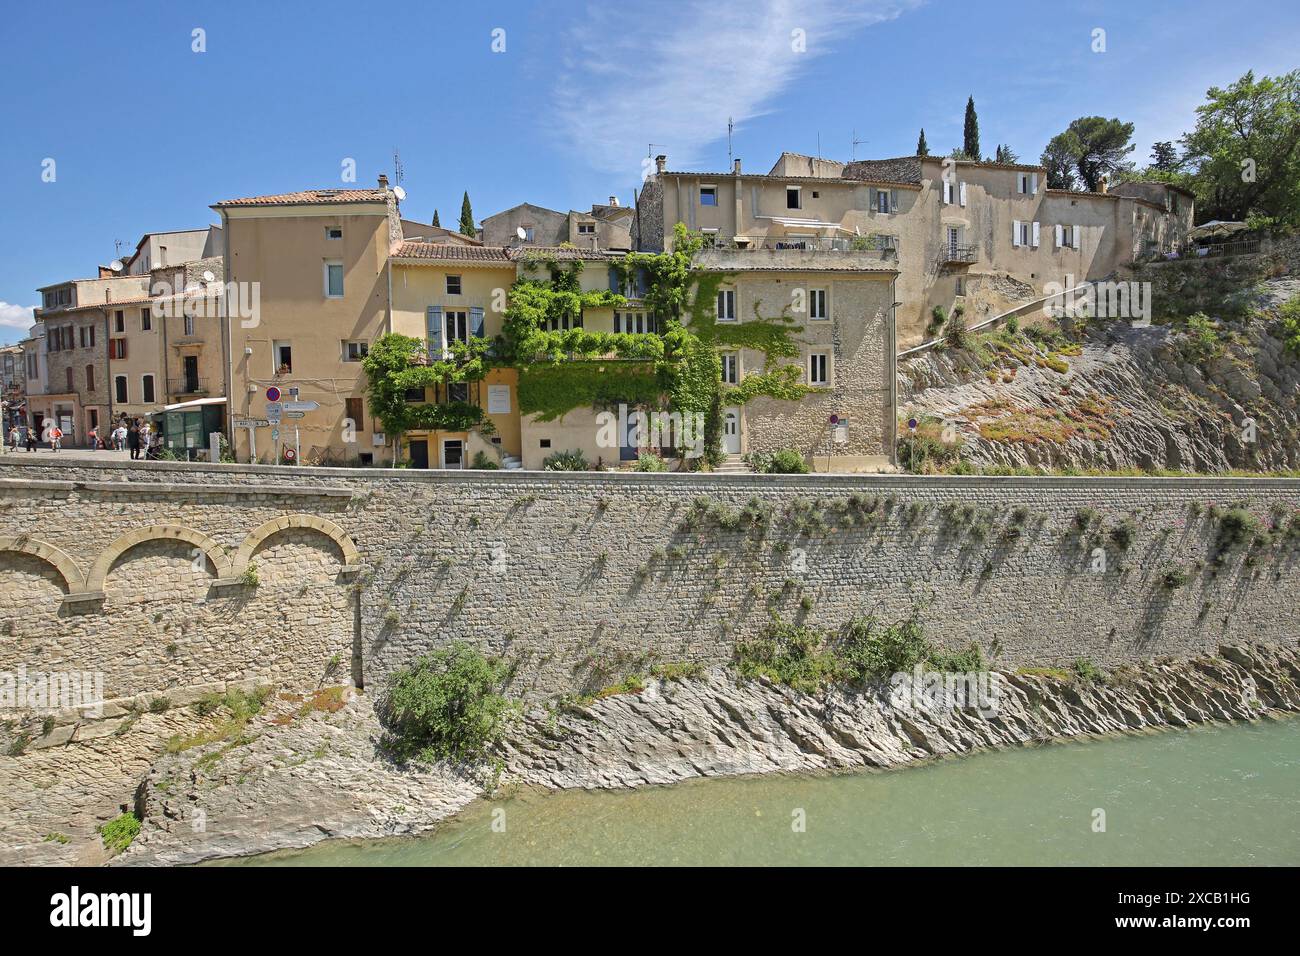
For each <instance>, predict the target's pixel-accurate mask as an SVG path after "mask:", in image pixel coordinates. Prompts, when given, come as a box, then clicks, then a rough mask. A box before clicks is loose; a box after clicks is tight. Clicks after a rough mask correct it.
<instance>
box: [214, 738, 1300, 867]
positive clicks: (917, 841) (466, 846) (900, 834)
mask: <svg viewBox="0 0 1300 956" xmlns="http://www.w3.org/2000/svg"><path fill="white" fill-rule="evenodd" d="M1095 809H1101V810H1104V811H1105V814H1106V816H1105V832H1094V829H1093V819H1094V817H1093V812H1094V810H1095ZM797 811H802V814H803V819H804V820H805V821H806V828H805V830H804V832H795V830H794V828H793V826H792V824H793V823H794V822H795V820H796V812H797ZM494 819H495V820H496V822H497V823H496V829H494ZM501 823H504V832H499V830H500V824H501ZM229 863H231V864H235V865H290V866H444V865H492V864H498V865H586V864H596V865H697V864H708V865H715V864H721V865H726V864H750V865H763V864H788V865H804V864H824V865H915V864H934V865H1017V864H1039V865H1044V864H1047V865H1057V864H1060V865H1073V864H1079V865H1162V864H1180V865H1192V866H1195V865H1216V866H1231V865H1259V864H1274V865H1297V864H1300V719H1288V720H1280V721H1270V722H1266V723H1260V724H1254V725H1217V726H1211V727H1201V728H1197V729H1193V730H1187V731H1174V732H1166V733H1156V734H1147V735H1142V736H1136V737H1119V738H1112V739H1107V740H1090V741H1085V742H1079V743H1065V744H1057V745H1051V746H1043V747H1035V748H1030V749H1019V750H1014V751H1000V752H992V753H981V754H975V755H973V756H970V757H965V758H960V759H951V760H943V761H937V762H933V763H929V764H926V765H923V766H918V767H913V768H908V769H902V770H893V771H888V772H879V773H854V774H845V775H838V776H777V775H770V776H765V777H745V778H731V779H727V778H718V779H711V780H698V781H692V782H688V783H683V784H679V785H677V786H673V787H650V788H643V789H640V790H628V791H594V792H593V791H571V792H561V793H546V794H543V793H527V794H524V795H520V796H517V797H513V798H510V799H505V800H498V801H492V802H487V801H482V802H479V803H477V804H474V805H472V806H471V807H469V808H467V809H466V810H465V811H464V812H463V813H461V814H460V815H459V816H457V817H456V818H455V819H453V820H450V821H448V822H447V824H446V825H445V826H443V827H442V828H440V829H439V830H438V831H436V832H435V833H433V834H432V835H431V836H428V837H421V838H407V839H400V840H377V841H370V842H344V841H332V842H327V843H323V844H320V845H318V846H315V847H312V848H311V849H308V850H304V851H299V852H286V853H276V854H268V855H265V856H260V857H253V858H249V859H243V860H238V861H229Z"/></svg>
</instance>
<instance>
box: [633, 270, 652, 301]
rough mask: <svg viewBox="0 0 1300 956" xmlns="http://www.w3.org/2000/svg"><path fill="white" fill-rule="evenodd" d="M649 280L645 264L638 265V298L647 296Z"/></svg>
mask: <svg viewBox="0 0 1300 956" xmlns="http://www.w3.org/2000/svg"><path fill="white" fill-rule="evenodd" d="M648 282H649V280H648V278H647V276H646V270H645V266H640V267H638V268H637V270H636V297H637V298H638V299H644V298H645V293H646V286H647V285H648Z"/></svg>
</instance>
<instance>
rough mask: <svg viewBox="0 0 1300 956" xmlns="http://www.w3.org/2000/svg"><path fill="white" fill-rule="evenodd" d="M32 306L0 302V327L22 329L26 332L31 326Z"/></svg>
mask: <svg viewBox="0 0 1300 956" xmlns="http://www.w3.org/2000/svg"><path fill="white" fill-rule="evenodd" d="M33 308H34V306H30V305H11V304H9V303H8V302H0V329H22V330H23V331H24V332H26V331H27V330H28V329H29V328H31V326H32V309H33Z"/></svg>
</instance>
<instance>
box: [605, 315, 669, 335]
mask: <svg viewBox="0 0 1300 956" xmlns="http://www.w3.org/2000/svg"><path fill="white" fill-rule="evenodd" d="M614 331H615V332H658V331H659V321H658V319H657V318H656V317H655V314H654V313H653V312H615V313H614Z"/></svg>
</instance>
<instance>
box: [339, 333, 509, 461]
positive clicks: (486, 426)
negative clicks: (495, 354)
mask: <svg viewBox="0 0 1300 956" xmlns="http://www.w3.org/2000/svg"><path fill="white" fill-rule="evenodd" d="M495 344H496V343H494V342H492V341H491V340H489V339H485V338H472V339H470V341H469V343H468V344H467V343H464V342H452V343H451V345H450V347H449V351H450V355H449V356H448V357H447V358H445V359H439V360H433V361H430V360H429V358H428V355H427V352H426V345H425V343H424V342H423V341H422V340H420V339H416V338H412V337H411V336H409V335H401V334H399V333H396V332H391V333H389V334H388V335H381V336H380V337H379V338H378V339H376V340H375V341H374V342H373V343H371V346H370V350H369V352H368V353H367V355H366V357H365V358H364V359H362V360H361V368H362V370H363V371H364V372H365V373H366V400H367V403H368V404H369V406H370V411H371V413H372V414H373V415H374V416H375V417H376V418H377V419H379V422H380V424H381V425H383V427H384V434H386V435H391V436H392V438H393V464H394V465H396V463H397V455H398V450H399V449H400V448H401V444H402V436H403V435H404V434H405V433H406V432H408V431H412V430H415V429H419V430H429V431H458V432H461V431H469V430H470V429H477V430H479V431H480V432H482V433H483V434H485V435H487V434H491V433H492V432H494V431H495V428H494V426H493V425H492V421H491V419H489V418H486V417H485V416H484V414H483V409H482V408H481V407H480V406H478V405H475V404H473V403H471V402H461V401H456V402H442V403H430V402H408V401H407V399H406V396H407V393H408V392H410V391H413V390H415V389H420V390H421V391H423V390H424V389H428V388H433V387H437V386H445V385H447V384H448V383H452V382H456V383H460V382H476V381H480V380H482V378H483V377H484V376H485V375H486V374H487V372H488V369H489V368H491V367H492V363H491V362H490V361H489V359H488V352H489V351H490V350H491V349H492V348H493V347H494V345H495Z"/></svg>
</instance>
